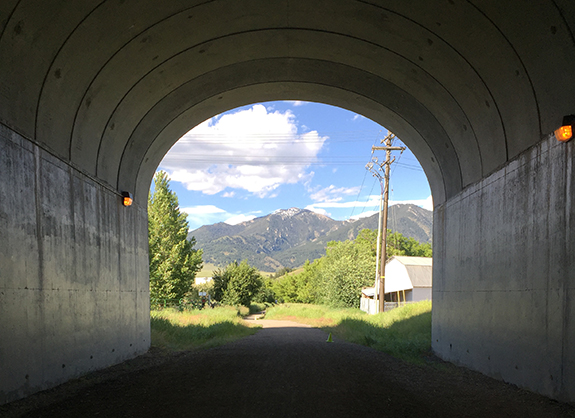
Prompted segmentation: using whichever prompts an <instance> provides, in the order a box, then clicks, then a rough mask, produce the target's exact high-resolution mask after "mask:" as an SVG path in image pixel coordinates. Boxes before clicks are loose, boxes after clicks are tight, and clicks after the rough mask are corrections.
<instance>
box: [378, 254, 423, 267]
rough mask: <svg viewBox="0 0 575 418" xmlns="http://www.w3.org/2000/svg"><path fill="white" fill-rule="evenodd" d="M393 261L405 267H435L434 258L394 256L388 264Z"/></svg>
mask: <svg viewBox="0 0 575 418" xmlns="http://www.w3.org/2000/svg"><path fill="white" fill-rule="evenodd" d="M393 259H395V260H397V261H399V262H400V263H401V264H403V265H404V266H432V265H433V258H431V257H409V256H405V255H394V256H393V257H391V258H390V259H389V260H387V263H389V262H390V261H391V260H393ZM387 263H386V264H387Z"/></svg>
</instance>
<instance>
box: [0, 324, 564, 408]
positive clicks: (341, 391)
mask: <svg viewBox="0 0 575 418" xmlns="http://www.w3.org/2000/svg"><path fill="white" fill-rule="evenodd" d="M257 322H258V324H261V325H263V326H264V328H263V329H262V330H261V331H259V332H258V333H257V334H255V335H252V336H249V337H246V338H243V339H241V340H239V341H236V342H234V343H230V344H227V345H224V346H221V347H217V348H213V349H208V350H204V351H196V352H188V353H179V354H171V355H168V354H165V353H161V352H154V351H152V352H151V353H149V354H147V355H145V356H142V357H139V358H138V359H135V360H132V361H130V362H127V363H125V364H123V365H120V366H116V367H114V368H111V369H108V370H106V371H103V372H99V373H95V374H92V375H90V376H88V377H87V378H84V379H79V380H77V381H74V382H70V383H67V384H65V385H62V386H60V387H58V388H55V389H52V390H50V391H46V392H42V393H40V394H37V395H34V396H31V397H29V398H27V399H25V400H22V401H18V402H14V403H12V404H9V405H7V406H3V407H0V416H2V417H9V418H11V417H21V416H23V417H45V418H50V417H54V418H56V417H57V418H63V417H138V418H142V417H196V416H198V417H314V418H320V417H356V416H357V417H482V418H484V417H522V418H524V417H575V407H573V406H572V405H568V404H562V403H559V402H555V401H552V400H550V399H548V398H545V397H542V396H539V395H535V394H533V393H531V392H528V391H525V390H521V389H518V388H517V387H515V386H512V385H508V384H505V383H502V382H499V381H496V380H494V379H491V378H488V377H485V376H483V375H481V374H479V373H475V372H471V371H469V370H466V369H463V368H459V367H455V366H451V365H447V364H446V365H443V364H441V363H440V362H438V363H437V364H435V366H426V367H420V366H414V365H410V364H407V363H405V362H403V361H400V360H397V359H395V358H393V357H391V356H389V355H386V354H384V353H381V352H378V351H375V350H373V349H371V348H368V347H363V346H360V345H356V344H351V343H347V342H344V341H341V340H338V339H337V338H334V342H333V343H327V342H326V339H327V334H326V333H325V332H323V331H321V330H319V329H315V328H311V327H308V326H306V325H301V324H297V323H294V322H290V321H272V320H261V321H257Z"/></svg>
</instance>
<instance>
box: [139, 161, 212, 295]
mask: <svg viewBox="0 0 575 418" xmlns="http://www.w3.org/2000/svg"><path fill="white" fill-rule="evenodd" d="M148 241H149V257H150V299H151V302H152V305H159V304H163V303H164V301H167V302H169V303H178V302H179V301H180V300H181V299H182V298H183V297H184V295H185V294H186V293H187V292H188V291H189V290H190V289H191V287H192V285H193V283H194V278H195V277H196V273H197V272H198V271H199V270H200V269H201V267H202V251H201V250H195V249H194V248H193V247H194V245H195V243H196V241H195V239H194V238H192V239H191V240H188V221H187V220H186V214H185V213H184V212H181V211H180V208H179V206H178V197H177V196H176V194H175V193H174V192H173V191H171V190H170V180H169V178H168V175H167V174H166V173H165V172H164V171H159V172H158V173H156V175H155V177H154V193H153V194H152V193H151V192H150V195H149V197H148Z"/></svg>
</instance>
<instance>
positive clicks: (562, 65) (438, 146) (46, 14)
mask: <svg viewBox="0 0 575 418" xmlns="http://www.w3.org/2000/svg"><path fill="white" fill-rule="evenodd" d="M574 33H575V2H573V1H572V0H555V1H552V0H540V1H536V2H525V1H519V0H507V1H463V0H445V1H427V0H421V1H410V2H406V1H404V0H387V1H385V0H373V1H367V0H365V1H364V0H361V1H359V0H329V1H328V0H325V1H321V0H318V1H313V2H311V1H309V0H282V1H279V0H278V1H275V0H212V1H193V0H170V1H164V0H107V1H102V0H75V1H74V2H70V1H66V0H3V1H2V2H1V3H0V36H1V37H0V122H1V123H3V124H5V125H7V126H8V127H10V128H11V129H13V130H15V131H16V132H18V133H20V134H21V135H23V136H25V137H27V138H29V139H31V140H33V141H35V142H37V143H39V144H41V145H42V146H44V147H45V148H47V149H49V150H50V151H51V152H53V153H54V154H56V155H57V156H59V157H60V158H62V159H64V160H67V161H70V162H71V164H72V165H73V166H75V167H77V168H79V169H81V170H82V171H84V172H85V173H87V174H89V175H92V176H95V177H98V178H99V179H101V180H102V181H104V182H106V183H108V184H109V185H110V186H112V187H113V188H115V189H118V190H132V191H136V198H137V199H140V200H141V199H143V198H145V197H146V195H147V190H148V187H149V182H150V179H151V176H152V175H153V172H154V170H155V168H156V167H157V165H158V163H159V162H160V160H161V158H162V157H163V155H164V154H165V152H167V150H168V149H169V148H170V147H171V145H172V144H173V143H174V142H175V141H176V140H177V139H178V138H179V137H180V136H181V135H182V134H183V133H185V132H186V131H187V130H189V129H190V128H192V127H193V126H195V125H196V124H198V123H200V122H202V121H203V120H205V119H207V118H209V117H211V116H213V115H216V114H218V113H221V112H222V111H225V110H229V109H232V108H234V107H237V106H240V105H244V104H249V103H254V102H258V101H266V100H279V99H299V100H308V101H317V102H323V103H327V104H332V105H336V106H340V107H343V108H346V109H349V110H353V111H355V112H358V113H361V114H363V115H365V116H367V117H369V118H371V119H373V120H374V121H376V122H378V123H380V124H382V125H384V126H386V127H388V128H390V129H391V130H392V131H394V132H395V133H397V134H398V136H400V137H401V139H402V140H403V141H404V142H405V143H406V144H407V145H408V146H409V147H410V148H411V149H412V150H413V151H414V153H415V154H416V155H417V157H418V158H419V160H420V162H421V164H422V166H423V168H424V170H425V172H426V174H427V176H428V178H429V181H430V185H431V188H432V192H433V195H434V200H435V203H436V204H438V203H441V202H443V201H444V200H445V199H448V198H449V197H451V196H453V195H455V194H456V193H458V192H459V191H460V190H461V189H462V188H464V187H465V186H467V185H469V184H471V183H473V182H475V181H477V180H479V179H481V178H482V177H484V176H485V175H487V174H489V173H491V172H493V171H494V170H495V169H497V168H498V167H500V166H501V165H502V164H505V163H506V162H507V161H509V159H511V158H513V157H515V156H516V155H517V154H519V153H520V152H522V151H523V150H525V149H527V148H528V147H530V146H532V145H534V144H536V143H537V142H539V141H540V140H541V138H542V137H543V136H545V135H547V134H549V133H550V132H552V131H553V130H554V129H555V128H556V127H557V125H558V124H559V123H560V121H561V118H562V116H563V115H565V114H570V113H575V109H574V107H575V100H574V97H575V82H574V81H573V80H575V37H574Z"/></svg>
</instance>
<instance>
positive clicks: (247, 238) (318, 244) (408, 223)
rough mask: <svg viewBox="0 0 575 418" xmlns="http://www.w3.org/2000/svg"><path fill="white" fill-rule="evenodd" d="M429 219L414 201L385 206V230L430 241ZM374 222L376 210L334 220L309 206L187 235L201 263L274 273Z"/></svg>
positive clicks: (207, 227) (322, 251)
mask: <svg viewBox="0 0 575 418" xmlns="http://www.w3.org/2000/svg"><path fill="white" fill-rule="evenodd" d="M432 219H433V213H432V212H431V211H428V210H426V209H423V208H420V207H418V206H416V205H411V204H403V205H401V204H400V205H394V206H391V207H390V208H389V217H388V229H391V230H392V231H393V232H400V233H401V234H403V235H404V236H406V237H412V238H414V239H416V240H417V241H419V242H422V243H426V242H431V232H432V222H433V221H432ZM377 226H378V215H377V214H375V215H372V216H370V217H366V218H360V219H357V220H353V221H351V220H346V221H336V220H334V219H331V218H330V217H328V216H325V215H322V214H318V213H315V212H312V211H310V210H308V209H300V208H289V209H279V210H277V211H275V212H272V213H270V214H269V215H265V216H261V217H259V218H254V219H252V220H249V221H244V222H241V223H239V224H236V225H228V224H226V223H224V222H219V223H216V224H213V225H204V226H201V227H200V228H198V229H195V230H194V231H191V232H190V233H189V234H188V237H191V236H194V237H195V239H196V248H201V249H203V250H204V261H206V262H210V263H213V264H215V265H218V266H221V267H224V266H225V265H227V264H229V263H230V262H233V261H241V260H244V259H247V260H248V263H250V265H253V266H255V267H257V268H259V269H260V270H262V271H267V272H273V271H276V270H277V269H279V268H282V267H289V268H295V267H299V266H301V265H302V264H303V263H304V262H305V261H306V260H310V261H312V260H315V259H317V258H319V257H321V256H323V255H324V254H325V248H326V245H327V243H328V242H329V241H345V240H347V239H354V238H355V237H356V236H357V234H358V233H359V231H361V230H362V229H365V228H368V229H377Z"/></svg>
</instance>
